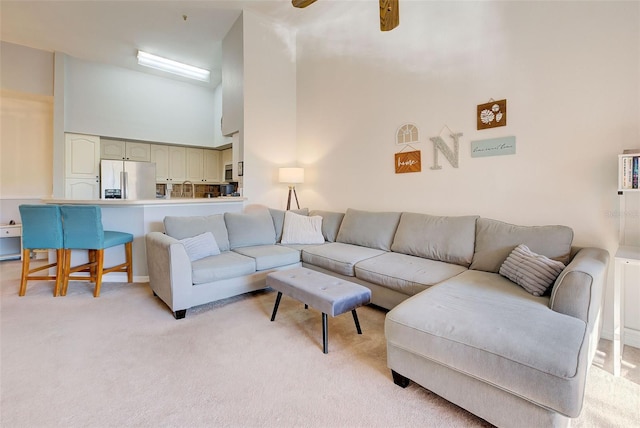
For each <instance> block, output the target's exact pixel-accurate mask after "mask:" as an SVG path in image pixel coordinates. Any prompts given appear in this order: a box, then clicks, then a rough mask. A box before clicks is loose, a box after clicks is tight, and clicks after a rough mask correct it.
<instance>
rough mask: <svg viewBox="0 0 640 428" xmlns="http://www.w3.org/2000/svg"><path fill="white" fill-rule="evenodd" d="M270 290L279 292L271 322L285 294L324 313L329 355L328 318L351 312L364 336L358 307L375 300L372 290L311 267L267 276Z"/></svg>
mask: <svg viewBox="0 0 640 428" xmlns="http://www.w3.org/2000/svg"><path fill="white" fill-rule="evenodd" d="M267 287H271V288H273V289H274V290H276V291H277V292H278V296H277V297H276V302H275V305H274V306H273V314H272V315H271V321H274V320H275V319H276V313H277V312H278V306H279V305H280V299H281V298H282V295H283V294H286V295H287V296H289V297H292V298H294V299H296V300H299V301H300V302H302V303H304V304H305V308H307V307H308V306H311V307H312V308H314V309H317V310H319V311H320V312H322V351H323V352H324V353H325V354H326V353H328V352H329V349H328V348H329V337H328V326H327V315H331V316H332V317H336V316H338V315H340V314H343V313H345V312H347V311H351V314H352V315H353V321H354V322H355V324H356V330H357V331H358V334H362V330H361V329H360V323H359V322H358V315H357V314H356V308H357V307H359V306H362V305H366V304H367V303H369V302H370V301H371V290H369V289H368V288H367V287H363V286H361V285H358V284H354V283H352V282H349V281H344V280H341V279H337V278H335V277H333V276H329V275H325V274H324V273H321V272H316V271H313V270H311V269H307V268H303V267H301V268H295V269H288V270H284V271H278V272H272V273H270V274H268V275H267Z"/></svg>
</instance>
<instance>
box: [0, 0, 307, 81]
mask: <svg viewBox="0 0 640 428" xmlns="http://www.w3.org/2000/svg"><path fill="white" fill-rule="evenodd" d="M243 7H244V8H248V9H252V10H255V11H256V12H259V13H261V14H263V15H265V16H266V17H267V18H269V19H273V20H275V21H279V22H283V23H284V24H286V25H291V26H295V25H296V24H299V23H300V22H302V20H307V22H308V20H312V19H314V15H318V14H319V13H320V9H318V11H317V12H316V13H315V14H314V13H309V12H308V11H304V12H303V11H300V10H298V9H295V8H294V7H292V5H291V2H290V1H288V0H284V1H283V0H277V1H269V0H262V1H255V0H254V1H240V0H234V1H177V0H173V1H153V0H146V1H95V0H85V1H31V0H19V1H12V0H2V2H0V17H1V18H0V19H1V21H0V39H1V40H2V41H5V42H9V43H14V44H19V45H23V46H28V47H32V48H36V49H41V50H46V51H51V52H54V51H59V52H64V53H66V54H68V55H71V56H74V57H78V58H83V59H87V60H91V61H97V62H102V63H108V64H113V65H117V66H122V67H127V68H134V69H136V68H137V67H138V65H137V61H136V53H137V50H138V49H140V50H145V51H148V52H150V53H153V54H156V55H159V56H163V57H167V58H171V59H174V60H176V61H181V62H184V63H187V64H191V65H195V66H198V67H204V68H207V69H210V70H211V71H212V79H211V80H212V81H211V83H210V85H211V86H214V87H215V86H217V84H218V83H219V81H220V69H221V64H220V62H221V56H222V55H221V51H222V39H223V38H224V36H225V34H226V33H227V32H228V31H229V29H230V28H231V26H232V25H233V23H234V22H235V21H236V19H237V18H238V17H239V16H240V14H241V11H242V8H243Z"/></svg>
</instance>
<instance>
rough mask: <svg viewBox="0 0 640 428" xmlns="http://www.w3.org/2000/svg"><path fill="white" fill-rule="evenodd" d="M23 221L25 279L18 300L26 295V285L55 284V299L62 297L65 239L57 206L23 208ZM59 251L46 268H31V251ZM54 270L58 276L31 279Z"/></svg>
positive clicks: (21, 210)
mask: <svg viewBox="0 0 640 428" xmlns="http://www.w3.org/2000/svg"><path fill="white" fill-rule="evenodd" d="M18 209H19V210H20V218H21V221H22V277H21V279H20V291H19V292H18V295H19V296H24V295H25V293H26V292H27V281H30V280H47V281H51V280H55V281H56V284H55V288H54V289H53V297H57V296H58V294H59V293H60V286H61V284H62V281H63V280H64V271H63V269H64V266H65V264H64V245H63V236H62V218H61V216H60V207H59V206H58V205H20V206H19V207H18ZM49 249H53V250H56V256H57V260H56V262H55V263H49V264H46V265H44V266H38V267H35V268H33V267H31V266H30V260H31V250H49ZM52 267H55V268H56V274H55V275H48V274H47V275H44V274H40V275H32V274H34V273H36V272H39V271H42V270H45V269H49V268H52Z"/></svg>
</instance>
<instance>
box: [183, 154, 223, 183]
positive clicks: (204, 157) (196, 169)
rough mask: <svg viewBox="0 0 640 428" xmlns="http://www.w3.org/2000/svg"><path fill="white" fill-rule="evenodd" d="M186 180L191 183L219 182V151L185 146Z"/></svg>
mask: <svg viewBox="0 0 640 428" xmlns="http://www.w3.org/2000/svg"><path fill="white" fill-rule="evenodd" d="M187 180H189V181H192V182H193V183H196V182H205V183H219V182H220V152H219V151H218V150H209V149H194V148H187Z"/></svg>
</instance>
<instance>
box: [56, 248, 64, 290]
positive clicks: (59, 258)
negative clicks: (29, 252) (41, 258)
mask: <svg viewBox="0 0 640 428" xmlns="http://www.w3.org/2000/svg"><path fill="white" fill-rule="evenodd" d="M64 268H65V263H64V249H63V248H58V249H56V285H55V288H54V289H53V297H58V295H60V293H61V291H62V285H63V284H64V272H65V271H64Z"/></svg>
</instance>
